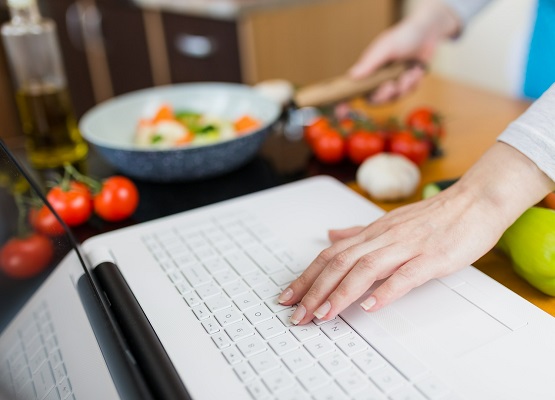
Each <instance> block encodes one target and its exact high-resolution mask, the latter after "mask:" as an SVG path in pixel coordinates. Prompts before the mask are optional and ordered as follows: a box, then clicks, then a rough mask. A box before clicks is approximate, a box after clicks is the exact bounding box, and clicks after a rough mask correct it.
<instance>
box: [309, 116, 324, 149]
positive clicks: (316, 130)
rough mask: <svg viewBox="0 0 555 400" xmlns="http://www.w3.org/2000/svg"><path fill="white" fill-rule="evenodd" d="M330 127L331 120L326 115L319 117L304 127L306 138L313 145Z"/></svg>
mask: <svg viewBox="0 0 555 400" xmlns="http://www.w3.org/2000/svg"><path fill="white" fill-rule="evenodd" d="M329 129H330V121H329V120H328V119H327V118H325V117H319V118H317V119H316V121H314V122H313V123H312V124H311V125H309V126H307V127H306V128H305V129H304V138H305V140H306V142H307V143H308V144H309V145H312V144H313V143H314V141H315V140H316V139H317V138H318V137H319V136H320V135H321V134H322V133H324V132H325V131H327V130H329Z"/></svg>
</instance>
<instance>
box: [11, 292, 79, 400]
mask: <svg viewBox="0 0 555 400" xmlns="http://www.w3.org/2000/svg"><path fill="white" fill-rule="evenodd" d="M7 348H8V350H7V351H6V353H5V354H3V355H2V361H1V362H2V364H1V365H2V367H1V368H0V373H1V374H2V375H1V376H0V383H1V386H2V387H5V388H7V389H8V390H11V395H12V396H13V398H14V399H18V400H19V399H22V400H31V399H37V400H43V399H44V400H59V399H71V400H75V397H74V396H73V393H72V388H71V383H70V380H69V377H68V374H67V370H66V367H65V365H64V360H63V358H62V353H61V351H60V349H59V347H58V340H57V338H56V332H55V330H54V325H53V324H52V321H51V320H50V313H49V311H48V306H47V305H46V303H42V304H41V305H40V306H39V307H38V308H37V309H36V310H35V312H34V313H33V315H32V317H29V318H28V319H27V320H26V321H24V323H23V324H22V326H21V327H20V328H19V330H18V337H17V340H16V341H15V343H12V344H11V346H9V347H7Z"/></svg>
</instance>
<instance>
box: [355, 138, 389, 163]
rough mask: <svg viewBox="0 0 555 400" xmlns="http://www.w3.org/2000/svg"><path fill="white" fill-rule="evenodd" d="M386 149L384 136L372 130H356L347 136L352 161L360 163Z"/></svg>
mask: <svg viewBox="0 0 555 400" xmlns="http://www.w3.org/2000/svg"><path fill="white" fill-rule="evenodd" d="M384 149H385V140H384V137H383V136H381V135H378V134H377V133H374V132H370V131H364V130H360V131H355V132H353V133H352V134H351V135H349V137H348V138H347V154H348V156H349V158H350V159H351V161H352V162H354V163H355V164H360V163H362V162H363V161H364V160H366V159H367V158H368V157H371V156H373V155H375V154H378V153H381V152H382V151H384Z"/></svg>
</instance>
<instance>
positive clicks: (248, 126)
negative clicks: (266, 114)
mask: <svg viewBox="0 0 555 400" xmlns="http://www.w3.org/2000/svg"><path fill="white" fill-rule="evenodd" d="M259 126H260V122H259V121H258V120H256V119H254V118H252V117H251V116H249V115H243V116H242V117H241V118H239V119H238V120H236V121H235V122H234V123H233V127H234V128H235V131H236V132H237V133H238V134H239V135H242V134H245V133H247V132H250V131H252V130H254V129H256V128H258V127H259Z"/></svg>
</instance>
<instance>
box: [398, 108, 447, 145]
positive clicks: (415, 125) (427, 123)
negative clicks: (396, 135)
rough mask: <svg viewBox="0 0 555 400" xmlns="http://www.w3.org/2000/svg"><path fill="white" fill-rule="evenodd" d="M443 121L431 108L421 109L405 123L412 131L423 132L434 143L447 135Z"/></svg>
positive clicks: (409, 116) (414, 111)
mask: <svg viewBox="0 0 555 400" xmlns="http://www.w3.org/2000/svg"><path fill="white" fill-rule="evenodd" d="M441 120H442V119H441V116H440V115H439V114H438V113H437V112H436V111H434V110H432V109H431V108H428V107H419V108H417V109H415V110H413V111H412V112H411V113H410V114H409V115H408V116H407V119H406V121H405V123H406V125H407V126H408V127H409V128H411V129H412V130H414V131H418V132H422V133H423V134H424V135H425V136H426V138H428V139H430V140H432V141H433V140H437V139H440V138H442V137H443V136H444V134H445V132H444V130H443V124H442V121H441Z"/></svg>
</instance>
